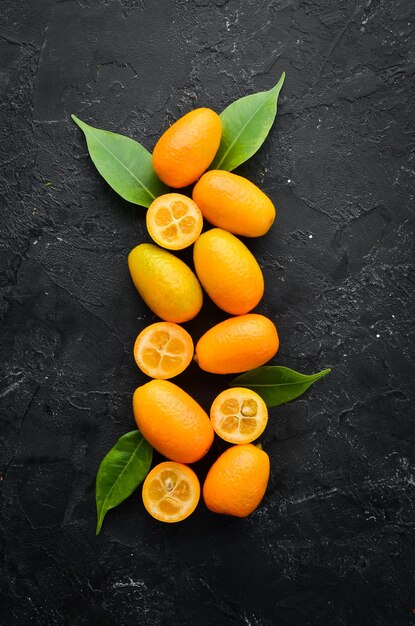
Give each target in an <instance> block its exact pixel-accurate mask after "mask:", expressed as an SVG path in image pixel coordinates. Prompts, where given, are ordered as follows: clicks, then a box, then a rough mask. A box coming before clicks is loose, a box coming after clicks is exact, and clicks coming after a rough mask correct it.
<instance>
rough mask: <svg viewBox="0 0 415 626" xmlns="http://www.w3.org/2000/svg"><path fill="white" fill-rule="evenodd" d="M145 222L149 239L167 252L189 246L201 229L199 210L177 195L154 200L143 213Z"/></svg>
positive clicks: (201, 219)
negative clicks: (145, 212)
mask: <svg viewBox="0 0 415 626" xmlns="http://www.w3.org/2000/svg"><path fill="white" fill-rule="evenodd" d="M146 222H147V230H148V232H149V234H150V237H151V238H152V239H153V240H154V241H155V242H156V243H158V244H159V246H162V247H163V248H167V249H168V250H182V249H183V248H187V247H188V246H190V245H192V243H194V242H195V241H196V239H197V238H198V237H199V235H200V233H201V231H202V228H203V216H202V213H201V211H200V209H199V207H198V206H197V204H196V203H195V202H194V201H193V200H192V199H191V198H188V197H187V196H184V195H182V194H181V193H166V194H164V195H163V196H159V197H158V198H156V199H155V200H154V202H152V204H151V205H150V207H149V209H148V211H147V218H146Z"/></svg>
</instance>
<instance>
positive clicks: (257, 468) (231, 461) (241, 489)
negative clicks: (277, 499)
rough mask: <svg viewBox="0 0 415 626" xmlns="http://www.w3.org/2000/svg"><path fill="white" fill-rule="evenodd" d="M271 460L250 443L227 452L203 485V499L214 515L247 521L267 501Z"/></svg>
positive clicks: (229, 449)
mask: <svg viewBox="0 0 415 626" xmlns="http://www.w3.org/2000/svg"><path fill="white" fill-rule="evenodd" d="M268 479H269V457H268V454H267V453H266V452H264V451H263V450H260V449H259V448H257V447H256V446H253V445H252V444H251V443H248V444H245V445H241V446H232V447H231V448H228V449H227V450H226V451H225V452H224V453H223V454H222V455H221V456H220V457H219V458H218V459H217V461H215V463H214V464H213V465H212V467H211V468H210V470H209V473H208V475H207V476H206V480H205V484H204V485H203V498H204V501H205V504H206V506H207V508H208V509H209V510H210V511H213V512H214V513H224V514H226V515H235V516H236V517H246V516H247V515H249V514H250V513H252V511H254V510H255V509H256V508H257V506H258V505H259V503H260V502H261V500H262V498H263V497H264V494H265V491H266V488H267V484H268Z"/></svg>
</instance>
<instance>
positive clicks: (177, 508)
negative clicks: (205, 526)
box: [143, 461, 200, 523]
mask: <svg viewBox="0 0 415 626" xmlns="http://www.w3.org/2000/svg"><path fill="white" fill-rule="evenodd" d="M199 499H200V483H199V479H198V478H197V476H196V474H195V473H194V471H193V470H192V469H190V467H188V466H187V465H183V463H175V462H173V461H166V462H164V463H160V464H159V465H156V467H154V468H153V469H152V470H151V472H150V473H149V474H148V475H147V477H146V479H145V481H144V484H143V502H144V506H145V508H146V509H147V511H148V512H149V513H150V515H151V516H152V517H154V518H155V519H157V520H159V521H160V522H168V523H172V522H181V521H182V520H184V519H186V517H189V515H191V514H192V513H193V511H194V510H195V508H196V506H197V504H198V502H199Z"/></svg>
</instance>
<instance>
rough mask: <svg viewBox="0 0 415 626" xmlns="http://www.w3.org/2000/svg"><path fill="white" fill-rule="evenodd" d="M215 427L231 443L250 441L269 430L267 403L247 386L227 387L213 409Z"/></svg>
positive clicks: (211, 411)
mask: <svg viewBox="0 0 415 626" xmlns="http://www.w3.org/2000/svg"><path fill="white" fill-rule="evenodd" d="M210 419H211V421H212V426H213V430H214V431H215V432H216V434H217V435H219V437H221V438H222V439H224V440H225V441H228V442H229V443H250V442H251V441H254V440H255V439H257V438H258V437H259V436H260V435H261V434H262V433H263V432H264V430H265V426H266V425H267V422H268V409H267V405H266V404H265V402H264V401H263V399H262V398H261V396H259V395H258V394H257V393H255V391H251V390H250V389H244V388H243V387H232V389H226V390H225V391H222V393H220V394H219V395H218V397H217V398H216V399H215V400H214V401H213V404H212V407H211V409H210Z"/></svg>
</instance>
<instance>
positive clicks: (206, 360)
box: [128, 108, 279, 522]
mask: <svg viewBox="0 0 415 626" xmlns="http://www.w3.org/2000/svg"><path fill="white" fill-rule="evenodd" d="M221 135H222V127H221V122H220V118H219V116H218V115H217V114H216V113H215V112H213V111H212V110H210V109H207V108H200V109H196V110H194V111H192V112H190V113H188V114H187V115H185V116H184V117H182V118H181V119H179V120H178V121H177V122H176V123H175V124H173V125H172V126H171V127H170V128H169V129H168V130H167V131H166V132H165V133H164V134H163V135H162V137H161V138H160V139H159V141H158V142H157V144H156V147H155V149H154V152H153V168H154V170H155V172H156V173H157V175H158V176H159V178H160V179H161V180H162V181H163V182H164V183H166V184H167V185H169V186H170V187H172V188H174V189H178V188H180V187H187V186H188V185H191V184H193V183H196V184H195V186H194V188H193V194H192V198H193V199H191V198H189V197H187V196H186V195H183V194H180V193H168V194H165V195H162V196H160V197H158V198H157V199H156V200H155V201H154V202H153V203H152V204H151V206H150V207H149V209H148V212H147V228H148V232H149V234H150V236H151V237H152V239H153V240H154V242H155V243H156V244H158V245H154V244H147V243H143V244H140V245H138V246H137V247H136V248H134V249H133V250H132V251H131V252H130V254H129V257H128V264H129V269H130V272H131V276H132V279H133V281H134V284H135V286H136V288H137V290H138V292H139V293H140V295H141V296H142V298H143V299H144V301H145V302H146V304H147V305H148V306H149V307H150V309H151V310H152V311H153V312H154V313H155V314H156V315H157V316H158V317H160V318H161V319H162V320H163V321H161V322H157V323H155V324H152V325H150V326H148V327H147V328H145V329H144V330H143V331H142V332H141V333H140V334H139V335H138V337H137V340H136V342H135V345H134V357H135V360H136V362H137V365H138V366H139V368H140V369H141V370H142V371H143V372H144V373H145V374H146V375H148V376H150V377H151V378H152V379H153V380H151V381H150V382H148V383H146V384H144V385H142V386H141V387H139V388H138V389H136V391H135V393H134V399H133V408H134V417H135V420H136V423H137V426H138V428H139V430H140V431H141V433H142V435H143V437H145V439H146V440H147V441H148V442H149V443H150V444H151V445H152V446H153V447H154V448H155V450H157V451H158V452H159V453H161V454H162V455H163V456H165V457H166V458H167V459H169V461H166V462H164V463H160V464H159V465H157V466H156V467H154V468H153V469H152V470H151V471H150V473H149V474H148V475H147V477H146V479H145V481H144V484H143V501H144V505H145V507H146V509H147V511H148V512H149V513H150V514H151V515H152V516H153V517H155V518H156V519H158V520H161V521H164V522H178V521H180V520H183V519H185V518H186V517H188V516H189V515H190V514H191V513H192V512H193V511H194V509H195V508H196V506H197V504H198V501H199V499H200V484H199V480H198V478H197V476H196V474H195V473H194V471H193V470H192V469H191V468H190V467H189V465H188V464H191V463H194V462H196V461H198V460H199V459H201V458H202V457H203V456H204V455H205V454H206V453H207V451H208V450H209V448H210V446H211V444H212V441H213V438H214V433H216V434H217V435H218V436H219V437H221V438H222V439H224V440H225V441H227V442H229V443H231V444H234V445H232V446H231V447H229V448H228V449H227V450H226V451H225V452H224V453H223V454H222V455H221V456H220V457H219V458H218V459H217V460H216V462H214V464H213V465H212V467H211V469H210V470H209V472H208V475H207V477H206V480H205V483H204V485H203V498H204V501H205V503H206V506H207V507H208V509H210V510H211V511H214V512H216V513H225V514H230V515H235V516H238V517H245V516H246V515H249V514H250V513H251V512H252V511H253V510H254V509H256V507H257V506H258V505H259V503H260V501H261V500H262V498H263V496H264V493H265V490H266V487H267V483H268V479H269V471H270V464H269V457H268V455H267V454H266V453H265V452H264V451H263V450H262V449H261V448H260V447H258V446H256V445H254V444H252V443H251V442H253V441H255V440H256V439H257V438H258V437H259V436H260V435H261V433H262V432H263V430H264V429H265V426H266V424H267V421H268V411H267V407H266V405H265V402H264V401H263V400H262V398H261V397H260V396H259V395H258V394H256V393H255V392H254V391H251V390H249V389H244V388H237V387H234V388H230V389H228V390H226V391H223V392H222V393H220V394H219V395H218V396H217V398H216V399H215V400H214V402H213V404H212V407H211V409H210V418H209V416H208V415H207V413H205V411H204V410H203V409H202V407H201V406H200V405H199V404H198V403H197V402H196V401H195V400H194V399H193V398H192V397H191V396H190V395H188V394H187V393H186V392H185V391H183V390H182V389H181V388H180V387H178V386H177V385H175V384H173V383H171V382H169V381H168V380H167V379H169V378H173V377H174V376H177V375H178V374H180V373H181V372H183V371H184V370H185V369H186V367H187V366H188V365H189V363H190V361H191V360H192V358H193V355H194V346H193V341H192V338H191V336H190V335H189V333H188V332H187V331H186V330H185V329H184V328H183V327H182V326H180V325H179V324H180V323H183V322H186V321H188V320H190V319H192V318H194V317H195V316H196V315H197V314H198V313H199V311H200V309H201V307H202V300H203V294H202V287H203V288H204V290H205V291H206V292H207V294H208V295H209V297H210V298H211V299H212V300H213V302H215V304H216V305H217V306H219V307H220V308H221V309H223V310H224V311H226V312H227V313H229V314H230V315H231V316H232V317H229V319H226V320H225V321H223V322H221V323H219V324H217V325H216V326H214V327H213V328H211V329H210V330H208V331H207V332H206V333H205V334H204V335H203V336H202V337H201V339H200V340H199V341H198V343H197V345H196V356H195V359H196V360H197V362H198V364H199V366H200V368H201V369H202V370H205V371H207V372H213V373H216V374H230V373H240V372H245V371H247V370H250V369H252V368H255V367H259V366H260V365H263V364H264V363H266V362H267V361H268V360H269V359H271V358H272V357H273V356H274V355H275V354H276V352H277V350H278V344H279V340H278V334H277V330H276V328H275V326H274V324H273V323H272V321H271V320H269V319H268V318H266V317H264V316H263V315H257V314H250V313H249V311H251V310H252V309H253V308H254V307H255V306H256V305H257V304H258V302H259V301H260V300H261V298H262V295H263V291H264V279H263V275H262V272H261V269H260V267H259V265H258V263H257V261H256V259H255V257H254V256H253V255H252V254H251V252H250V251H249V250H248V248H247V247H246V246H245V244H244V243H242V241H240V239H238V238H237V237H235V235H242V236H245V237H258V236H261V235H264V234H265V233H266V232H267V231H268V230H269V228H270V227H271V225H272V223H273V222H274V219H275V208H274V205H273V204H272V202H271V200H270V199H269V198H268V197H267V196H266V195H265V194H264V193H263V192H262V191H261V190H260V189H259V188H258V187H256V186H255V185H254V184H253V183H251V182H250V181H248V180H246V179H245V178H242V177H241V176H237V175H235V174H232V173H230V172H227V171H222V170H210V171H207V172H206V170H207V168H208V167H209V165H210V163H211V162H212V160H213V158H214V156H215V154H216V151H217V149H218V147H219V143H220V140H221ZM205 172H206V173H205ZM196 181H197V182H196ZM203 218H205V219H206V220H207V221H208V222H209V223H210V224H212V225H213V226H214V227H215V228H213V229H211V230H208V231H207V232H205V233H203V234H201V232H202V227H203ZM192 244H194V248H193V255H194V256H193V258H194V266H195V270H196V274H197V276H196V275H195V274H194V273H193V271H192V270H191V269H190V268H189V267H188V266H187V265H186V264H185V263H184V262H183V261H182V260H180V259H179V258H177V257H176V256H174V255H173V254H172V253H171V252H169V251H168V250H181V249H183V248H186V247H187V246H190V245H192Z"/></svg>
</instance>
